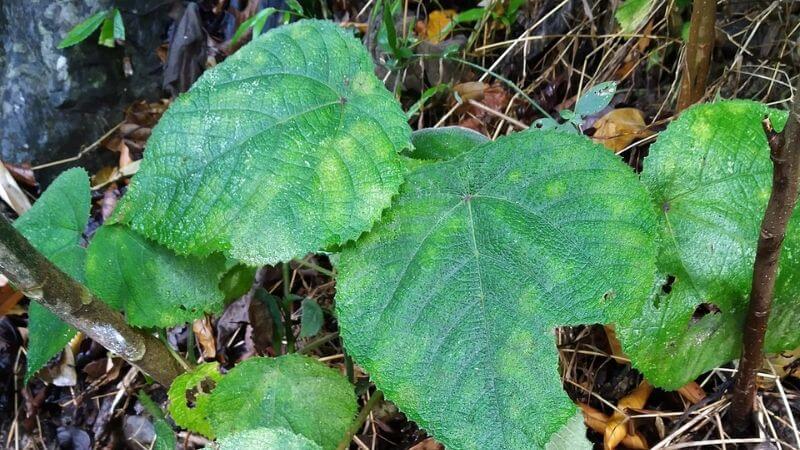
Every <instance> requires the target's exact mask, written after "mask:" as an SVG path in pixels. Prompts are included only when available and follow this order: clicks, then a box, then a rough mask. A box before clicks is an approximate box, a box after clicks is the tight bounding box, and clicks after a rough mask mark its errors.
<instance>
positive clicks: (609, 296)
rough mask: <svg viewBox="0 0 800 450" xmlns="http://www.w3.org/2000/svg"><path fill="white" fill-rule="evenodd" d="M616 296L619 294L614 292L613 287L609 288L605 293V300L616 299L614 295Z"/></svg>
mask: <svg viewBox="0 0 800 450" xmlns="http://www.w3.org/2000/svg"><path fill="white" fill-rule="evenodd" d="M616 296H617V293H616V292H614V290H613V289H609V290H607V291H606V293H605V294H603V300H604V301H609V300H614V297H616Z"/></svg>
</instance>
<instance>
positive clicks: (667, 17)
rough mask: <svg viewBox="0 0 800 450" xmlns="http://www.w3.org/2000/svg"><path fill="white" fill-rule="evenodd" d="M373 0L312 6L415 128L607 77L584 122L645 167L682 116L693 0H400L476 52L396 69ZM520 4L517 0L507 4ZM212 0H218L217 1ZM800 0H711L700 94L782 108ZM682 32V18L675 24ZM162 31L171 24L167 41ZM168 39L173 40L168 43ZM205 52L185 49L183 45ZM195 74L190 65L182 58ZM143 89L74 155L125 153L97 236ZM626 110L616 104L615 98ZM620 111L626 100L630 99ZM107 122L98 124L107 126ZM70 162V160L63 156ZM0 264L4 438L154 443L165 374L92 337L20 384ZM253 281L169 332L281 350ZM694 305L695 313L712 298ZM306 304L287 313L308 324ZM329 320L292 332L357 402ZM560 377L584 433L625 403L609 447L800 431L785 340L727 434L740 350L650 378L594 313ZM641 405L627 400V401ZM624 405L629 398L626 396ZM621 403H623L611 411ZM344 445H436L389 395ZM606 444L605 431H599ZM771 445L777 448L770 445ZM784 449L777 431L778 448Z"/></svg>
mask: <svg viewBox="0 0 800 450" xmlns="http://www.w3.org/2000/svg"><path fill="white" fill-rule="evenodd" d="M199 3H201V5H202V9H203V16H202V24H203V27H204V29H205V32H206V33H207V34H208V39H207V48H205V49H203V52H204V55H205V58H206V65H207V66H211V65H213V64H215V63H218V62H220V61H221V60H223V59H224V57H225V56H226V55H228V54H230V53H232V52H233V51H235V49H236V48H238V45H233V44H231V42H230V38H231V36H230V34H231V33H230V28H228V29H226V28H225V27H224V26H222V25H221V23H223V20H222V16H223V15H224V14H225V11H229V15H230V16H231V17H233V18H234V20H235V22H236V24H239V23H241V22H242V21H244V20H245V19H247V18H248V17H250V16H252V15H253V14H254V13H255V12H256V11H257V10H258V8H257V5H256V4H257V3H258V2H251V3H252V4H253V5H251V6H250V7H249V8H244V9H243V10H242V11H236V12H235V13H234V14H231V13H230V10H228V9H226V8H229V7H230V6H229V5H228V3H229V2H226V1H214V2H211V1H208V2H199ZM376 3H378V4H381V2H375V1H372V0H370V1H349V0H335V1H328V2H319V3H317V2H314V5H315V6H314V11H313V12H310V13H309V14H311V15H315V16H317V17H325V18H328V19H331V20H334V21H336V22H339V23H342V24H343V26H348V27H351V28H354V29H356V31H357V33H359V35H361V36H363V37H364V40H365V43H366V44H367V47H368V48H370V50H371V51H372V52H373V56H374V57H375V59H376V61H377V62H379V63H383V64H384V67H383V68H380V69H379V75H381V76H383V78H384V80H385V82H386V84H387V87H389V88H390V89H393V90H394V91H395V92H396V93H397V94H398V95H399V97H400V99H401V101H402V103H403V105H404V107H405V109H406V110H408V109H410V108H416V109H417V110H418V112H417V114H415V115H414V116H413V118H412V125H413V128H414V129H418V128H423V127H433V126H442V125H461V126H464V127H469V128H472V129H474V130H476V131H479V132H481V133H483V134H485V135H487V136H490V137H497V136H499V135H503V134H507V133H509V132H510V131H513V130H519V129H525V128H527V127H529V126H530V125H531V124H532V123H533V122H534V121H535V120H536V119H538V118H540V117H542V115H541V114H540V113H539V112H538V110H537V108H535V107H533V106H532V103H531V102H530V101H529V99H528V98H530V99H532V100H533V101H534V102H536V103H537V104H538V105H540V106H541V108H543V109H544V110H546V111H547V112H549V113H550V114H553V115H554V116H557V113H558V111H560V110H563V109H569V108H571V107H573V105H574V103H575V101H576V99H577V98H579V97H580V95H581V94H582V93H583V92H585V90H586V89H587V87H590V86H593V85H596V84H598V83H600V82H603V81H609V80H614V81H616V82H617V83H618V88H617V94H616V95H615V97H614V98H613V100H612V103H611V105H610V106H609V107H608V108H606V109H605V110H603V111H601V112H600V113H598V114H596V115H593V116H590V117H586V118H585V119H584V122H583V123H582V126H581V129H582V131H583V132H584V133H585V134H586V135H588V136H591V137H593V138H595V139H596V140H597V141H598V142H601V143H603V144H604V145H606V146H607V147H608V148H609V151H613V152H614V153H616V154H617V155H619V157H620V158H622V159H623V160H624V161H625V162H626V163H627V164H629V165H630V166H631V167H633V168H634V169H635V170H640V169H641V161H642V159H643V158H644V157H645V156H646V155H647V152H648V146H649V144H650V143H651V142H652V141H653V138H654V137H655V136H656V134H657V133H658V132H659V131H661V130H663V129H664V127H665V126H666V124H667V123H668V122H669V121H670V120H671V119H672V117H673V116H674V115H675V105H676V97H677V93H678V86H679V80H680V73H681V70H679V67H680V63H681V58H682V55H683V54H684V47H685V42H684V39H685V30H684V28H685V24H686V23H687V21H688V20H689V16H690V11H689V7H688V6H687V5H686V4H687V3H689V2H687V1H679V0H670V1H663V0H653V2H652V3H653V7H652V9H651V11H650V13H649V15H648V16H647V18H646V19H645V20H643V21H642V24H641V26H638V27H637V28H636V30H635V31H634V32H631V33H628V34H622V33H621V32H620V25H619V23H618V21H617V19H616V18H615V17H614V14H613V12H614V11H615V10H616V8H617V5H618V3H619V2H618V1H617V0H531V1H528V2H508V1H505V2H486V3H491V4H492V5H495V6H493V8H494V11H493V12H494V14H493V15H492V16H491V17H490V18H489V19H487V20H480V21H478V22H469V23H460V24H457V23H455V22H453V21H452V18H453V17H454V14H456V13H461V12H465V11H468V10H470V9H471V8H475V7H477V6H478V4H477V2H466V1H460V2H457V1H445V0H442V1H436V2H417V1H405V2H403V1H400V2H399V4H400V5H401V9H402V11H398V14H396V16H395V20H396V22H397V23H398V33H399V34H400V41H401V42H412V41H413V42H414V44H413V45H414V46H416V48H417V51H418V53H437V52H438V53H441V51H442V50H443V49H446V48H448V47H451V46H455V47H457V48H458V49H459V52H458V53H459V54H460V55H461V56H463V57H464V58H465V59H466V60H468V61H469V62H470V63H471V64H470V65H465V64H462V63H460V62H459V61H456V60H452V59H444V60H443V59H433V58H431V59H419V60H418V61H413V62H412V63H410V64H406V65H405V66H404V68H403V69H401V70H394V71H393V70H389V69H387V68H385V66H387V65H389V63H390V60H391V59H392V55H391V54H389V53H387V52H386V51H385V49H382V47H381V45H380V43H379V42H378V41H379V38H378V36H377V34H376V33H375V32H374V31H375V29H376V23H375V22H376V20H377V21H379V20H380V17H381V15H380V14H375V13H374V12H375V11H374V9H375V8H376ZM512 4H521V5H520V6H519V9H518V10H516V11H509V6H510V5H512ZM220 5H223V6H225V7H224V8H221V7H220ZM799 28H800V5H795V4H792V2H781V1H774V2H770V1H739V0H724V1H721V2H720V3H719V4H718V9H717V25H716V37H715V42H714V51H713V55H712V60H711V69H710V75H709V78H708V83H707V85H706V91H705V96H704V98H705V99H714V98H717V97H722V98H747V99H754V100H758V101H762V102H765V103H768V104H770V105H773V106H775V107H777V108H786V107H787V106H788V102H789V100H790V98H791V96H792V95H791V94H792V92H791V89H792V87H791V86H793V85H794V84H795V83H794V79H795V78H796V77H797V76H798V73H800V71H798V68H800V52H798V50H797V45H796V41H797V39H798V36H800V32H798V29H799ZM682 33H683V35H682ZM166 42H167V34H166V30H165V46H166ZM161 51H162V52H166V47H164V48H163V49H162V50H161ZM193 56H194V57H196V56H197V55H188V56H186V57H187V58H189V59H191V58H192V57H193ZM180 76H181V77H191V76H192V75H191V74H188V73H186V74H180ZM169 101H170V100H169V98H165V99H163V100H160V101H155V102H153V101H150V102H148V101H141V102H138V103H136V104H133V105H131V106H130V107H129V108H128V109H127V110H126V111H124V112H123V111H120V116H121V117H122V116H123V113H124V120H123V121H122V122H121V123H120V124H119V125H118V126H116V127H114V128H113V129H110V130H109V133H107V134H106V135H105V136H103V137H102V138H100V139H99V140H98V141H97V142H94V143H92V140H93V139H87V142H86V147H85V148H84V152H83V155H82V160H83V161H85V160H88V159H92V158H96V157H97V155H98V154H101V153H105V154H106V155H105V156H106V157H107V156H108V154H112V155H114V160H115V161H117V163H116V164H115V165H114V166H107V167H104V168H103V169H101V170H99V171H97V172H95V173H93V174H92V175H93V185H94V186H95V189H94V190H93V208H92V219H91V222H90V226H89V229H88V230H87V237H88V236H91V234H92V232H93V230H94V229H96V227H97V226H99V225H100V224H101V223H102V222H103V220H104V219H105V218H107V217H108V216H109V215H110V212H111V211H112V210H113V207H114V205H115V203H116V201H117V200H118V199H119V198H120V197H121V196H122V195H124V192H125V189H126V185H127V182H128V178H127V177H128V176H129V175H131V174H133V173H135V171H136V168H137V167H138V165H137V164H138V163H137V161H138V160H139V159H141V157H142V154H143V152H146V149H145V142H146V139H147V137H148V136H149V133H150V130H151V129H152V127H153V126H154V125H155V123H157V121H158V119H159V117H160V114H161V113H162V112H163V111H164V109H165V108H166V106H167V105H168V104H169ZM613 111H616V112H613ZM620 111H621V112H620ZM99 137H100V136H98V138H99ZM64 167H65V168H66V167H67V166H66V165H65V166H64ZM8 168H9V169H10V170H11V172H12V174H13V175H14V176H15V179H16V180H17V182H18V184H19V185H20V186H22V189H24V190H25V191H26V192H27V193H29V194H31V195H32V196H36V195H38V193H40V191H41V190H42V186H41V185H40V184H38V183H37V178H36V171H35V170H31V168H30V167H26V166H23V165H17V166H11V165H8ZM307 260H308V261H309V262H311V263H312V264H311V265H310V266H311V267H321V268H322V269H323V270H315V269H313V268H309V265H300V264H292V266H291V270H290V272H289V277H288V283H289V291H290V292H291V293H292V294H295V295H297V296H300V297H312V298H315V299H316V300H317V301H318V303H319V304H320V305H321V306H322V308H323V310H326V311H328V312H330V311H332V309H333V297H334V293H335V281H334V280H333V278H332V277H331V276H330V273H329V271H330V270H332V267H331V265H330V263H329V261H327V259H326V258H325V257H320V256H313V257H308V258H307ZM286 281H287V279H286V278H285V277H284V276H283V274H282V270H281V267H265V268H263V269H261V270H260V271H259V272H258V274H257V283H256V284H257V285H258V286H262V287H264V288H265V289H267V290H268V291H270V292H275V293H276V295H280V293H281V292H282V291H283V289H284V286H285V283H286ZM1 282H2V280H0V372H2V373H3V374H9V375H10V376H3V377H2V378H0V447H6V448H20V449H31V448H74V449H86V448H134V449H136V448H149V446H150V445H151V443H152V441H153V436H154V431H153V425H152V423H151V422H150V421H149V419H148V418H147V416H146V415H145V414H143V412H142V411H143V410H142V406H141V405H140V404H139V402H138V401H137V397H136V393H137V392H138V391H139V390H140V389H144V390H145V391H146V392H148V393H149V394H150V396H151V397H152V398H153V399H155V400H156V402H157V403H159V404H161V405H162V406H163V405H164V404H165V402H166V394H165V391H164V389H163V388H161V387H159V386H154V385H151V384H148V383H147V380H146V379H145V377H144V376H143V375H142V374H141V373H139V372H138V371H137V370H136V369H135V368H133V367H131V366H129V365H127V364H126V363H124V362H123V361H122V360H120V359H119V358H113V357H110V356H109V355H108V353H107V352H106V351H105V350H104V349H103V348H102V347H100V346H99V345H97V344H95V343H93V342H91V341H90V340H88V339H81V338H80V336H79V337H78V338H76V339H75V340H74V341H73V343H72V344H71V348H70V349H67V350H66V351H65V352H64V354H63V355H62V356H61V357H60V358H59V359H58V360H56V361H53V362H51V364H50V365H49V367H48V368H47V369H46V370H45V371H44V372H43V373H42V374H40V377H37V378H35V379H33V380H31V381H30V382H29V383H28V384H27V385H26V384H24V383H23V377H24V373H25V346H26V341H27V328H26V327H27V323H26V321H27V318H26V317H27V316H26V311H27V300H25V299H21V295H19V294H17V293H15V292H13V291H12V290H11V288H10V287H9V286H8V285H7V284H5V283H1ZM265 308H266V307H265V306H264V305H263V304H262V303H261V302H259V301H257V300H254V299H253V297H252V295H245V296H244V297H242V298H241V299H239V300H236V301H234V302H233V303H231V304H230V305H229V306H228V307H227V308H226V309H225V311H224V313H223V314H221V315H220V316H219V317H207V318H205V319H201V320H198V321H196V322H195V323H194V324H193V325H192V326H191V327H188V326H184V327H176V328H174V329H172V330H169V331H168V336H169V339H168V340H169V342H170V343H171V344H172V345H173V346H174V347H175V348H176V349H177V350H178V352H180V353H181V354H183V355H187V356H188V357H189V358H193V359H197V360H198V361H199V360H206V361H212V360H216V361H219V362H220V363H221V364H222V365H223V366H225V367H232V366H233V365H234V364H235V363H237V362H239V361H241V360H243V359H245V358H248V357H250V356H253V355H277V354H281V352H282V351H284V347H285V343H281V342H273V340H272V335H273V333H272V331H271V330H272V323H271V319H270V317H269V312H268V311H266V309H265ZM703 313H704V312H703V311H698V314H703ZM299 317H300V312H299V311H296V312H295V315H294V316H293V319H294V322H293V324H294V327H295V328H297V329H299V326H300V325H299V324H300V321H299ZM325 317H326V321H325V323H324V325H323V326H322V329H321V330H320V332H319V333H318V334H317V335H316V336H315V337H312V338H307V339H303V340H300V341H299V342H298V343H297V345H298V348H303V347H305V346H309V345H310V346H311V347H308V348H306V353H308V354H311V355H314V356H315V357H318V358H319V359H320V360H321V361H325V362H326V363H327V364H329V365H330V366H332V367H335V368H339V369H340V370H342V372H343V373H348V375H350V376H351V377H352V378H353V379H355V380H356V381H357V382H358V384H359V386H360V392H361V398H360V401H361V402H362V404H363V402H365V401H366V400H367V398H368V396H369V395H370V392H371V391H370V386H369V378H368V375H367V374H364V373H363V372H361V371H360V370H359V368H358V366H353V365H352V362H351V361H349V359H348V358H347V356H346V355H345V353H344V351H343V348H342V345H341V342H340V340H339V338H338V328H337V325H336V322H335V319H334V318H333V316H332V315H331V314H326V315H325ZM558 337H559V343H560V344H559V348H558V350H559V352H560V355H561V361H562V367H561V368H562V375H563V381H564V387H565V389H566V390H567V392H568V393H569V394H570V396H571V397H572V398H573V399H574V400H575V401H576V402H578V403H579V404H580V405H581V407H582V408H583V409H584V412H585V414H586V417H587V423H588V424H589V425H590V429H591V431H590V432H589V437H590V439H591V440H592V441H593V442H595V443H596V447H597V448H602V447H603V442H604V433H605V432H607V425H608V424H609V423H611V422H612V421H613V420H616V419H620V418H621V422H620V421H619V420H618V421H617V422H615V423H617V424H619V425H618V426H621V427H624V428H625V433H624V434H625V435H627V437H626V438H625V440H623V441H622V442H621V443H618V444H615V445H614V446H612V447H611V448H614V447H616V448H654V447H658V448H701V447H702V448H720V449H726V448H736V446H737V445H740V446H742V447H745V446H749V445H755V444H757V443H759V442H761V441H762V440H763V437H764V436H768V437H772V438H774V439H776V440H777V441H778V442H780V443H782V448H787V449H788V448H798V447H800V437H799V436H798V428H797V426H796V424H797V423H798V422H800V378H798V376H800V373H799V372H800V368H799V366H800V362H798V360H797V359H796V357H793V356H791V355H789V356H786V357H783V358H773V359H771V360H770V361H771V363H772V365H771V366H770V367H771V368H770V367H768V368H767V369H769V370H768V371H767V370H766V369H765V372H764V375H763V377H762V378H761V381H762V382H763V383H762V386H761V388H762V391H761V392H762V395H761V397H760V400H759V410H758V412H757V415H758V417H759V418H760V421H761V425H762V427H761V429H760V430H758V432H757V433H756V434H754V435H752V436H746V437H733V436H730V435H729V434H728V433H726V431H725V430H724V428H723V426H722V418H723V417H724V415H725V413H726V408H727V407H728V406H729V403H728V401H727V399H726V398H725V397H723V396H722V395H721V392H722V391H723V390H724V389H726V388H727V387H729V385H730V380H731V379H732V374H733V373H734V372H735V370H734V365H732V364H731V365H727V366H723V367H719V368H717V369H715V370H713V371H711V372H708V373H706V374H703V375H702V376H700V377H699V378H698V379H697V380H696V381H695V382H694V383H690V384H688V385H686V386H685V387H684V388H682V389H680V390H679V391H674V392H665V391H662V390H659V389H654V390H651V389H650V388H649V386H648V385H647V383H646V382H643V378H642V376H641V374H639V373H638V372H637V371H636V370H635V369H633V368H631V366H630V364H629V362H628V360H627V359H626V357H625V355H624V354H622V352H621V351H620V350H619V349H618V344H617V343H616V340H615V338H614V337H613V329H608V328H606V327H603V326H600V325H595V326H584V327H575V328H565V329H560V330H559V331H558ZM623 399H624V401H625V402H626V403H627V402H630V401H631V400H633V401H634V403H633V404H634V405H636V407H634V408H628V409H625V410H622V409H620V408H618V405H619V403H620V401H621V400H623ZM627 404H630V403H627ZM615 414H616V416H615ZM178 442H179V446H182V447H183V448H197V447H201V446H203V445H205V444H207V441H206V440H205V439H204V438H202V437H200V436H196V435H192V434H190V433H186V432H181V433H179V435H178ZM351 448H353V449H356V448H361V449H409V448H412V449H416V450H422V449H426V450H432V449H437V448H439V444H437V443H436V442H435V441H433V440H432V439H430V438H428V437H427V436H426V435H425V433H424V432H423V431H421V430H419V429H418V428H417V427H416V425H415V424H414V423H412V422H409V421H408V420H406V419H405V417H404V416H403V414H402V413H400V412H399V411H398V410H397V409H396V408H395V407H394V406H393V405H392V404H391V403H389V402H383V403H382V404H381V406H380V407H379V408H377V409H376V410H375V411H374V412H373V413H372V414H371V415H370V416H369V417H368V419H367V421H366V423H365V426H364V427H363V428H362V430H361V431H360V432H359V433H358V434H357V435H356V437H355V439H354V442H353V444H352V445H351ZM607 448H608V447H607ZM760 448H768V447H760ZM775 448H777V447H775Z"/></svg>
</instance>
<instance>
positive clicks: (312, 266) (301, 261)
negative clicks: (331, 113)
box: [294, 259, 336, 278]
mask: <svg viewBox="0 0 800 450" xmlns="http://www.w3.org/2000/svg"><path fill="white" fill-rule="evenodd" d="M294 262H296V263H297V264H299V265H301V266H304V267H308V268H309V269H313V270H316V271H317V272H319V273H321V274H323V275H325V276H328V277H331V278H336V274H335V273H333V271H331V270H328V269H326V268H324V267H322V266H320V265H319V264H314V263H312V262H311V261H306V260H305V259H295V260H294Z"/></svg>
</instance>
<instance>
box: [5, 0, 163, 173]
mask: <svg viewBox="0 0 800 450" xmlns="http://www.w3.org/2000/svg"><path fill="white" fill-rule="evenodd" d="M173 3H174V0H138V1H136V0H118V1H112V0H78V1H76V0H2V1H1V2H0V86H2V88H0V124H2V126H0V159H2V160H3V161H6V162H12V163H20V162H32V163H33V164H41V163H44V162H49V161H53V160H58V159H62V158H65V157H69V156H74V155H75V154H77V152H78V151H79V150H80V148H81V146H83V145H87V144H89V143H91V142H93V141H95V140H96V139H97V138H99V137H100V136H102V135H103V133H104V132H105V131H107V130H108V129H109V128H110V127H112V126H114V125H115V124H116V123H117V122H118V121H120V120H122V117H123V111H124V108H125V106H126V105H128V104H130V103H131V102H133V101H135V100H138V99H155V98H158V97H159V96H160V95H161V88H160V84H161V62H160V61H159V60H158V57H157V55H156V53H155V49H156V48H157V47H158V46H159V45H160V44H161V42H162V39H163V37H164V36H165V33H166V29H167V27H168V26H169V22H170V19H169V17H168V14H167V13H168V12H169V11H170V9H171V8H172V4H173ZM112 6H117V7H118V8H119V9H120V11H121V12H122V16H123V19H124V23H125V26H126V31H127V44H126V45H125V47H120V46H117V47H116V48H106V47H101V46H99V45H97V36H96V34H95V35H92V36H91V37H90V38H89V39H88V40H87V41H84V42H83V43H81V44H78V45H76V46H74V47H70V48H66V49H63V50H58V49H57V48H56V47H57V45H58V43H59V42H60V40H61V39H62V38H63V37H64V36H65V35H66V34H67V32H68V31H69V30H70V29H72V27H73V26H75V25H76V24H78V23H80V22H81V21H83V20H85V19H86V18H88V17H89V16H90V15H91V14H93V13H96V12H98V11H101V10H104V9H109V8H111V7H112ZM125 56H128V57H129V58H130V61H131V63H132V66H133V70H134V73H133V76H131V77H127V78H126V77H125V75H124V73H123V58H124V57H125ZM63 169H64V167H60V168H58V171H61V170H63Z"/></svg>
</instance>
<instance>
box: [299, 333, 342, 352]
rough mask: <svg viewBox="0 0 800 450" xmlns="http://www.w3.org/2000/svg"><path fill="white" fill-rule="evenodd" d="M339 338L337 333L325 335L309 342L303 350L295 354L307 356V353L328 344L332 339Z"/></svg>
mask: <svg viewBox="0 0 800 450" xmlns="http://www.w3.org/2000/svg"><path fill="white" fill-rule="evenodd" d="M337 337H339V332H338V331H336V332H333V333H331V334H326V335H325V336H322V337H321V338H319V339H316V340H314V341H311V342H309V343H308V344H306V345H305V346H304V347H303V348H301V349H300V351H298V352H297V353H300V354H308V353H309V352H311V351H313V350H316V349H318V348H319V347H321V346H323V345H324V344H325V343H327V342H330V341H332V340H334V339H336V338H337Z"/></svg>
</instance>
